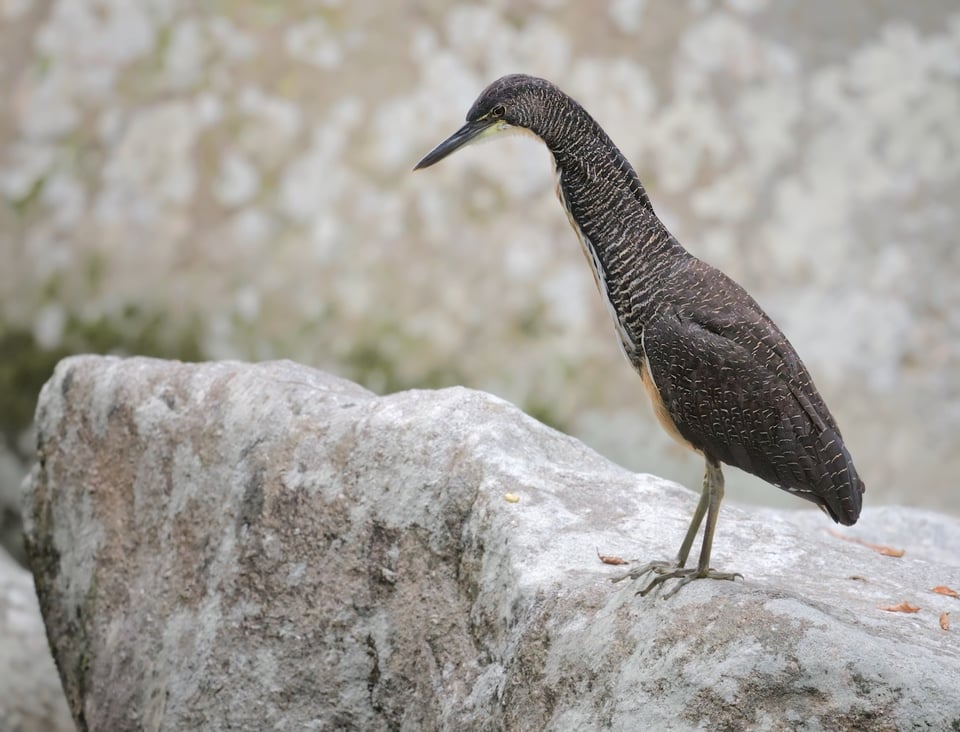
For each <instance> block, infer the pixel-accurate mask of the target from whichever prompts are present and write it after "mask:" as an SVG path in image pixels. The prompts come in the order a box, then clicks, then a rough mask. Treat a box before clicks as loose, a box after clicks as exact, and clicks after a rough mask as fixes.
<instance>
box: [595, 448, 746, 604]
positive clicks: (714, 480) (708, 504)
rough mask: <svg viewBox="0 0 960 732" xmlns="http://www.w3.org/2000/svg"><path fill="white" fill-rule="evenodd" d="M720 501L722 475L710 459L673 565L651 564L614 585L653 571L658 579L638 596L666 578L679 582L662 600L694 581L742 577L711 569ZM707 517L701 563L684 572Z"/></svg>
mask: <svg viewBox="0 0 960 732" xmlns="http://www.w3.org/2000/svg"><path fill="white" fill-rule="evenodd" d="M722 500H723V472H722V471H721V469H720V463H719V462H718V461H716V460H714V459H712V458H709V457H708V458H707V469H706V472H705V473H704V476H703V489H702V490H701V492H700V501H699V502H698V503H697V508H696V510H695V511H694V512H693V519H692V520H691V521H690V527H689V528H688V529H687V535H686V536H685V537H684V538H683V544H681V545H680V551H679V552H678V553H677V560H676V562H669V561H654V562H650V563H649V564H645V565H643V566H642V567H637V568H636V569H633V570H631V571H629V572H627V574H625V575H623V576H621V577H617V578H616V579H614V582H619V581H620V580H623V579H627V578H628V577H629V578H630V579H637V578H639V577H642V576H644V575H645V574H647V573H649V572H654V573H655V574H656V575H657V576H656V577H654V578H653V579H652V580H651V581H650V583H649V584H648V585H647V586H646V587H644V588H643V589H642V590H640V591H639V592H638V593H637V594H638V595H646V594H647V593H649V592H650V591H651V590H653V589H654V588H655V587H658V586H659V585H661V584H662V583H663V582H665V581H667V580H668V579H678V580H680V581H679V582H678V583H677V586H676V587H674V588H673V589H672V590H670V592H668V593H667V594H666V595H664V598H667V597H670V596H672V595H674V594H675V593H676V592H677V591H678V590H679V589H680V588H681V587H683V586H684V585H686V584H688V583H689V582H692V581H693V580H695V579H704V578H707V579H724V580H733V579H735V578H737V577H741V578H742V575H740V574H738V573H736V572H717V571H715V570H712V569H710V550H711V549H712V548H713V534H714V531H715V530H716V527H717V518H718V517H719V515H720V502H721V501H722ZM704 514H706V516H707V525H706V527H705V528H704V530H703V543H702V544H701V545H700V560H699V561H698V562H697V567H696V569H692V568H691V569H687V568H685V567H684V565H685V564H686V562H687V557H688V556H689V555H690V548H691V547H692V546H693V540H694V538H695V537H696V535H697V532H698V531H699V530H700V524H701V523H703V516H704Z"/></svg>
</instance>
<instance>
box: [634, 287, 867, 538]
mask: <svg viewBox="0 0 960 732" xmlns="http://www.w3.org/2000/svg"><path fill="white" fill-rule="evenodd" d="M744 294H745V293H744ZM751 302H752V301H743V300H740V301H739V302H738V307H737V308H736V313H734V312H732V310H733V309H732V308H730V309H725V308H724V307H722V305H720V306H717V304H716V303H713V304H712V305H711V307H703V308H697V309H692V308H682V307H678V308H672V309H667V311H666V312H661V314H660V315H658V316H657V317H654V318H652V319H651V320H650V321H648V322H647V323H645V324H644V329H643V350H644V353H645V355H646V358H647V363H648V368H649V371H650V375H651V377H652V379H653V382H654V384H655V386H656V388H657V391H658V393H659V394H660V397H661V399H662V400H663V402H664V406H665V408H666V410H667V412H668V413H669V414H670V416H671V418H672V419H673V420H674V423H675V424H676V427H677V430H678V431H679V432H680V434H681V435H682V436H683V437H684V438H685V439H686V440H688V441H689V442H691V443H692V444H693V445H694V446H695V447H698V448H700V449H702V450H704V452H706V453H708V454H710V455H712V456H714V457H716V458H718V459H719V460H721V461H723V462H725V463H727V464H730V465H734V466H736V467H739V468H741V469H743V470H746V471H747V472H750V473H753V474H754V475H757V476H759V477H761V478H763V479H764V480H766V481H769V482H771V483H773V484H775V485H777V486H779V487H781V488H784V489H785V490H788V491H791V492H793V493H796V494H797V495H799V496H801V497H803V498H806V499H808V500H811V501H813V502H815V503H817V504H819V505H821V506H822V507H823V508H824V509H825V510H826V511H827V512H828V513H829V514H830V515H831V516H832V517H833V518H834V519H836V520H838V521H842V522H843V523H853V521H855V520H856V517H857V515H859V512H860V493H861V492H862V485H863V484H862V482H861V481H860V479H859V477H858V476H857V475H856V471H855V470H854V468H853V463H852V461H851V459H850V455H849V453H848V452H847V450H846V448H845V447H844V445H843V441H842V439H841V437H840V434H839V432H838V430H837V429H836V425H835V423H834V421H833V418H832V416H830V413H829V411H828V410H827V408H826V406H825V405H824V404H823V400H822V399H821V398H820V396H819V394H818V393H817V391H816V389H815V388H814V387H813V384H812V382H811V381H810V377H809V375H808V374H807V372H806V369H805V368H804V366H803V364H802V362H801V361H800V359H799V357H798V356H797V355H796V353H795V352H794V350H793V347H792V346H791V345H790V344H789V342H788V341H787V340H786V338H784V337H783V335H782V334H781V333H780V331H779V330H778V329H777V328H776V326H775V325H773V323H772V322H771V321H770V320H769V318H767V317H766V316H765V315H764V314H763V311H762V310H760V309H759V306H756V312H755V313H754V312H752V309H751V307H750V303H751ZM754 316H756V317H754Z"/></svg>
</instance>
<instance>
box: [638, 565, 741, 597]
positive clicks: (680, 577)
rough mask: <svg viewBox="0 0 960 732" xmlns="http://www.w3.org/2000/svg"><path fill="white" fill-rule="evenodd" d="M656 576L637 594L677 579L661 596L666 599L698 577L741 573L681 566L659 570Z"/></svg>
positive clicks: (732, 576) (731, 576)
mask: <svg viewBox="0 0 960 732" xmlns="http://www.w3.org/2000/svg"><path fill="white" fill-rule="evenodd" d="M654 571H656V572H657V576H656V577H654V578H653V579H652V580H650V583H649V584H648V585H647V586H646V587H644V588H643V589H642V590H640V591H639V592H638V593H637V594H638V595H640V596H641V597H646V596H647V595H648V594H649V593H650V592H651V591H652V590H653V589H655V588H657V587H659V586H660V585H662V584H663V583H664V582H666V581H667V580H670V579H675V580H677V584H676V585H674V586H673V587H672V588H670V591H669V592H668V593H666V594H665V595H664V596H663V599H664V600H666V599H667V598H668V597H673V596H674V595H675V594H677V592H679V590H680V588H681V587H683V586H684V585H688V584H690V583H691V582H693V581H694V580H698V579H716V580H731V581H732V580H735V579H736V578H737V577H739V578H740V579H743V575H742V574H740V573H739V572H717V571H716V570H714V569H707V570H700V569H696V568H693V567H691V568H689V569H688V568H682V567H677V568H675V569H672V570H665V571H662V572H661V571H659V570H656V569H655V570H654Z"/></svg>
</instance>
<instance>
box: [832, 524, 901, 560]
mask: <svg viewBox="0 0 960 732" xmlns="http://www.w3.org/2000/svg"><path fill="white" fill-rule="evenodd" d="M827 532H828V533H829V534H830V535H831V536H835V537H837V538H838V539H843V540H844V541H851V542H853V543H854V544H859V545H860V546H865V547H867V549H872V550H873V551H875V552H877V554H882V555H883V556H885V557H902V556H903V554H904V551H903V549H894V548H893V547H889V546H884V545H883V544H871V543H870V542H869V541H864V540H863V539H858V538H857V537H855V536H847V535H846V534H841V533H840V532H839V531H833V530H831V529H827Z"/></svg>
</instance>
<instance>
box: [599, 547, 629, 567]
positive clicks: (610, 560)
mask: <svg viewBox="0 0 960 732" xmlns="http://www.w3.org/2000/svg"><path fill="white" fill-rule="evenodd" d="M597 556H598V557H599V558H600V561H601V562H603V563H604V564H630V562H628V561H627V560H626V559H621V558H620V557H613V556H610V555H609V554H601V553H600V550H599V549H597Z"/></svg>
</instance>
